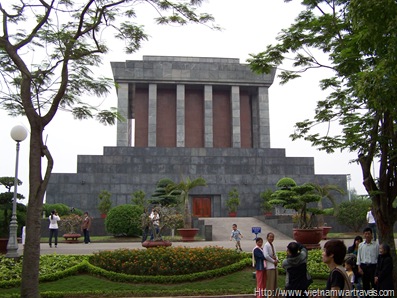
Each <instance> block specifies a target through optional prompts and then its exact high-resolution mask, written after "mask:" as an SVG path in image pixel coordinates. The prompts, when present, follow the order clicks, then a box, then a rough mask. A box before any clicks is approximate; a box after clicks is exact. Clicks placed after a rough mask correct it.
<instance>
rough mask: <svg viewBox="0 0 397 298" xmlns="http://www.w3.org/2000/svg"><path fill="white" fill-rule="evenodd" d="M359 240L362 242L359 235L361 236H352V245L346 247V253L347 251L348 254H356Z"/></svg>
mask: <svg viewBox="0 0 397 298" xmlns="http://www.w3.org/2000/svg"><path fill="white" fill-rule="evenodd" d="M361 242H363V237H361V236H356V237H355V238H354V241H353V245H352V246H349V247H348V249H347V253H348V254H353V255H355V256H357V252H358V247H359V245H360V243H361Z"/></svg>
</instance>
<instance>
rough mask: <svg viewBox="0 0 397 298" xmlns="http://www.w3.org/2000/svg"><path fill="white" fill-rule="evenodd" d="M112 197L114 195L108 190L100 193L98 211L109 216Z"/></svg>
mask: <svg viewBox="0 0 397 298" xmlns="http://www.w3.org/2000/svg"><path fill="white" fill-rule="evenodd" d="M111 196H112V194H111V193H110V192H108V191H107V190H102V191H101V192H100V193H99V195H98V198H99V204H98V210H99V211H100V212H101V214H108V212H109V210H110V209H111V208H112V200H111V199H110V197H111Z"/></svg>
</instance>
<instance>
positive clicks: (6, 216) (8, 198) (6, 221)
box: [0, 177, 25, 237]
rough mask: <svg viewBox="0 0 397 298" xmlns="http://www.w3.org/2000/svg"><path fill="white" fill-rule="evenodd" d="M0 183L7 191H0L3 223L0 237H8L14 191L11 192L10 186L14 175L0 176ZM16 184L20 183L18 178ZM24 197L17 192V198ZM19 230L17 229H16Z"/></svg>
mask: <svg viewBox="0 0 397 298" xmlns="http://www.w3.org/2000/svg"><path fill="white" fill-rule="evenodd" d="M0 184H1V185H3V186H4V187H5V188H6V189H7V192H2V193H0V210H3V224H2V225H1V229H0V237H8V236H9V232H10V231H9V229H10V221H11V212H10V213H9V212H8V211H11V210H12V201H13V199H14V193H13V192H11V188H13V187H14V184H15V178H14V177H0ZM18 185H22V181H21V180H19V179H18ZM24 198H25V197H24V196H23V195H21V194H19V193H17V199H19V200H22V199H24ZM18 230H19V229H18Z"/></svg>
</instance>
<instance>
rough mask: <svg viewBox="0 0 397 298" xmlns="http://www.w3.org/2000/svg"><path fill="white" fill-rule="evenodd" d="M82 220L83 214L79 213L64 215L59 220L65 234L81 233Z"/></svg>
mask: <svg viewBox="0 0 397 298" xmlns="http://www.w3.org/2000/svg"><path fill="white" fill-rule="evenodd" d="M81 221H82V219H81V216H79V215H77V214H70V215H67V216H64V217H62V218H61V220H60V221H59V230H60V231H62V232H64V233H65V234H79V231H80V226H81Z"/></svg>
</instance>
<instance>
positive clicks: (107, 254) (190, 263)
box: [90, 246, 247, 276]
mask: <svg viewBox="0 0 397 298" xmlns="http://www.w3.org/2000/svg"><path fill="white" fill-rule="evenodd" d="M244 258H247V256H245V255H243V254H237V253H236V252H234V251H233V250H230V249H224V248H221V247H211V246H210V247H200V248H188V247H168V248H163V247H160V248H156V249H147V250H142V249H134V250H128V249H119V250H115V251H100V252H98V253H94V255H93V256H91V257H90V263H91V264H93V265H95V266H97V267H100V268H103V269H105V270H107V271H113V272H118V273H124V274H129V275H141V276H145V275H148V276H155V275H163V276H170V275H184V274H191V273H196V272H203V271H207V270H213V269H219V268H222V267H225V266H228V265H232V264H234V263H236V262H238V261H241V260H242V259H244Z"/></svg>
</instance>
